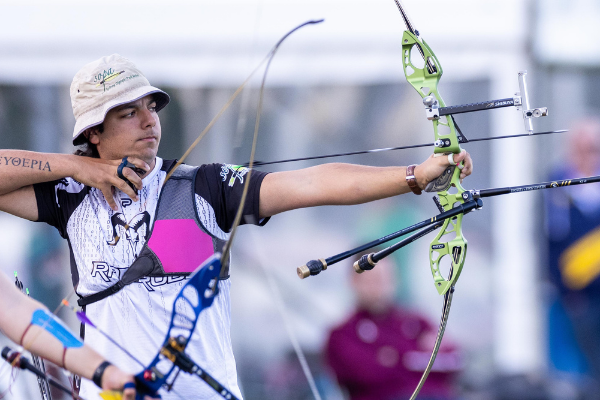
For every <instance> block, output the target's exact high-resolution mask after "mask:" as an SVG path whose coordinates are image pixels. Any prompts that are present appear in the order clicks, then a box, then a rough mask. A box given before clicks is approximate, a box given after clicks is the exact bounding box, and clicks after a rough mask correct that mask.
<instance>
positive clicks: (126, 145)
mask: <svg viewBox="0 0 600 400" xmlns="http://www.w3.org/2000/svg"><path fill="white" fill-rule="evenodd" d="M160 135H161V131H160V120H159V118H158V114H157V113H156V102H155V101H154V98H153V96H152V95H148V96H146V97H144V98H141V99H140V100H137V101H134V102H131V103H127V104H124V105H122V106H118V107H115V108H113V109H112V110H110V111H109V112H108V114H106V118H105V119H104V131H103V132H102V133H100V132H96V131H94V132H92V133H91V134H90V142H92V143H93V144H95V145H96V146H97V148H98V153H100V158H104V159H109V160H120V159H122V158H123V157H125V156H129V157H136V158H139V159H142V160H144V161H145V162H146V163H147V164H148V165H150V167H154V161H155V158H156V153H157V152H158V145H159V143H160Z"/></svg>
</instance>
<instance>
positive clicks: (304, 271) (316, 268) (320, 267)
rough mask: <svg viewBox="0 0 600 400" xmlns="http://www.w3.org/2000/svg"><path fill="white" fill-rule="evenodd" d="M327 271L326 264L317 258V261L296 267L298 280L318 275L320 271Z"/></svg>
mask: <svg viewBox="0 0 600 400" xmlns="http://www.w3.org/2000/svg"><path fill="white" fill-rule="evenodd" d="M326 269H327V262H326V261H325V260H324V259H322V258H319V259H318V260H311V261H309V262H307V263H306V264H305V265H303V266H301V267H298V268H297V269H296V273H297V274H298V277H299V278H300V279H304V278H308V277H309V276H311V275H319V273H320V272H321V271H324V270H326Z"/></svg>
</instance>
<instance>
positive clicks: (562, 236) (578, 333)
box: [545, 118, 600, 398]
mask: <svg viewBox="0 0 600 400" xmlns="http://www.w3.org/2000/svg"><path fill="white" fill-rule="evenodd" d="M570 135H571V136H570V137H569V139H570V140H569V148H568V158H566V160H565V161H564V162H562V163H561V164H560V166H559V167H558V168H556V169H555V170H554V171H553V172H552V174H551V175H550V178H551V180H562V179H569V178H575V177H587V176H593V175H600V119H597V118H587V119H583V120H580V121H579V122H577V123H576V124H574V126H573V129H572V132H571V133H570ZM545 203H546V204H545V205H546V208H545V211H546V228H547V242H548V243H547V245H548V247H547V257H548V260H547V261H548V277H549V280H550V283H551V285H552V287H553V289H554V290H552V295H551V298H550V308H549V318H548V334H549V336H548V337H549V359H550V362H551V367H552V368H554V370H555V371H560V372H565V373H567V374H571V376H572V377H575V378H581V377H585V376H589V377H592V378H593V380H594V381H595V382H594V383H593V384H594V386H595V387H598V386H597V385H598V383H599V382H600V185H597V184H593V185H581V186H574V187H572V188H565V189H563V190H551V191H548V192H547V193H546V196H545ZM596 396H597V393H596ZM594 398H597V397H594Z"/></svg>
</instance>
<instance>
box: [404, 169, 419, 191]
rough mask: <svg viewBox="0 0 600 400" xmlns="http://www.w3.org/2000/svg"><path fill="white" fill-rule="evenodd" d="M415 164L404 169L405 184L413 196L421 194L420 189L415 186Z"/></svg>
mask: <svg viewBox="0 0 600 400" xmlns="http://www.w3.org/2000/svg"><path fill="white" fill-rule="evenodd" d="M416 167H417V166H416V165H415V164H413V165H409V166H408V167H406V183H408V187H409V188H410V190H412V192H413V193H414V194H421V188H420V187H419V185H418V184H417V178H415V168H416Z"/></svg>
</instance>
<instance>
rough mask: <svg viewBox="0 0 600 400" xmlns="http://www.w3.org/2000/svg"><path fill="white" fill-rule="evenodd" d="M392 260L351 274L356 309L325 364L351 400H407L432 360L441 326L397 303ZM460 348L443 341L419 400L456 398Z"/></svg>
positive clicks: (331, 343) (337, 332) (333, 339)
mask: <svg viewBox="0 0 600 400" xmlns="http://www.w3.org/2000/svg"><path fill="white" fill-rule="evenodd" d="M388 260H389V259H384V260H382V261H380V262H379V263H378V264H377V266H376V267H375V268H374V269H373V270H371V271H367V272H365V273H363V274H360V275H359V274H356V273H354V272H352V278H351V285H352V289H353V292H354V295H355V298H356V310H355V311H354V312H353V313H352V314H351V315H350V316H349V317H348V318H347V319H346V321H345V322H343V323H342V324H341V325H340V326H338V327H336V328H334V329H333V330H332V331H331V334H330V336H329V340H328V343H327V345H326V360H327V363H328V364H329V366H330V367H331V369H332V370H333V372H334V374H335V375H336V378H337V381H338V383H339V385H340V386H341V387H342V388H344V389H345V391H346V392H347V394H348V396H349V398H350V399H351V400H396V399H398V400H399V399H408V398H409V397H410V395H411V394H412V392H413V391H414V389H415V388H416V387H417V384H418V383H419V379H420V378H421V375H422V373H423V370H424V369H425V368H426V366H427V362H428V361H429V358H430V356H431V350H432V348H433V345H434V343H435V338H436V335H437V327H436V326H434V325H433V324H432V323H430V322H429V321H428V320H427V319H425V318H424V317H423V316H421V315H420V314H419V313H417V312H415V311H413V310H408V309H405V308H402V307H400V306H398V305H397V304H396V303H395V302H394V293H395V289H396V280H395V278H394V273H393V270H392V267H393V264H392V262H391V261H388ZM461 364H462V361H461V355H460V353H459V351H458V349H457V346H456V345H454V344H452V343H451V342H450V341H449V340H448V338H444V340H443V341H442V345H441V347H440V351H439V353H438V356H437V359H436V361H435V363H434V365H433V369H432V372H431V373H430V375H429V377H428V379H427V381H426V383H425V385H424V386H423V389H422V390H421V393H420V395H419V398H420V399H453V398H456V395H455V393H454V387H453V386H454V385H453V382H454V379H455V377H456V375H457V372H458V371H460V369H461Z"/></svg>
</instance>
